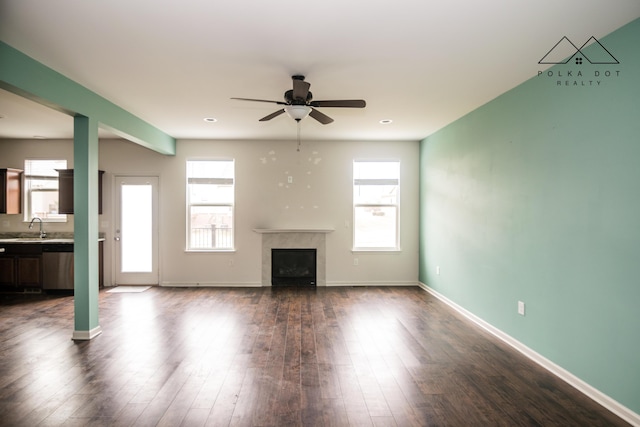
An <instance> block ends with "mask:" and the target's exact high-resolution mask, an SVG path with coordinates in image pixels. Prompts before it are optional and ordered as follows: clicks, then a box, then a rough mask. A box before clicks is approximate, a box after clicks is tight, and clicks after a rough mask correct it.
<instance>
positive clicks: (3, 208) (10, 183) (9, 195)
mask: <svg viewBox="0 0 640 427" xmlns="http://www.w3.org/2000/svg"><path fill="white" fill-rule="evenodd" d="M21 184H22V171H21V170H20V169H9V168H7V169H0V214H19V213H21V212H22V190H21V187H22V185H21Z"/></svg>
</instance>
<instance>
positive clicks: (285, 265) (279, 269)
mask: <svg viewBox="0 0 640 427" xmlns="http://www.w3.org/2000/svg"><path fill="white" fill-rule="evenodd" d="M271 285H272V286H316V249H299V248H295V249H294V248H291V249H287V248H285V249H275V248H274V249H271Z"/></svg>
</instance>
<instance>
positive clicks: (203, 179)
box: [185, 158, 235, 252]
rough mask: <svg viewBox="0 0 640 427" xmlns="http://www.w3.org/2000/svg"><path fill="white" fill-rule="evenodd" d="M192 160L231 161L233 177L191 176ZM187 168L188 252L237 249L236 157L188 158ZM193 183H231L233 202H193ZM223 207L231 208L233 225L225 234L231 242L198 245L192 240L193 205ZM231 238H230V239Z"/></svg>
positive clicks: (213, 230)
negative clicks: (190, 166) (190, 165)
mask: <svg viewBox="0 0 640 427" xmlns="http://www.w3.org/2000/svg"><path fill="white" fill-rule="evenodd" d="M191 162H230V163H231V164H232V166H233V177H232V178H228V177H215V176H210V177H190V176H189V163H191ZM185 165H186V168H185V172H186V173H185V176H186V208H187V212H186V226H187V227H186V250H187V252H230V251H234V250H235V159H229V158H213V159H187V161H186V164H185ZM192 183H208V184H224V185H231V186H232V187H233V191H232V192H233V199H232V201H231V202H224V201H215V200H214V201H211V202H206V203H205V202H193V203H192V202H191V200H189V199H190V195H191V192H190V188H189V185H190V184H192ZM197 206H201V207H223V208H229V209H230V210H231V227H228V228H226V230H227V231H228V233H224V234H225V238H226V239H227V240H226V241H230V243H229V244H226V245H223V246H217V245H216V246H215V247H214V246H213V245H211V246H202V245H197V244H196V243H195V242H193V241H192V238H193V233H192V225H191V208H192V207H197ZM212 233H214V234H215V229H212ZM229 239H230V240H229Z"/></svg>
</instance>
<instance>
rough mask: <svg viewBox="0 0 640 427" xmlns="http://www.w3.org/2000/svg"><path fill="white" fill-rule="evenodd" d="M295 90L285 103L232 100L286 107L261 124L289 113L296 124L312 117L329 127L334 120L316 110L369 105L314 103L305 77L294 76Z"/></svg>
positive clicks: (355, 101) (286, 95)
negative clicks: (268, 103)
mask: <svg viewBox="0 0 640 427" xmlns="http://www.w3.org/2000/svg"><path fill="white" fill-rule="evenodd" d="M291 79H292V80H293V89H289V90H288V91H286V92H285V93H284V101H270V100H267V99H253V98H231V99H238V100H240V101H255V102H270V103H272V104H278V105H284V107H283V108H282V109H280V110H278V111H275V112H273V113H271V114H269V115H267V116H265V117H263V118H261V119H260V121H261V122H266V121H268V120H271V119H273V118H274V117H278V116H279V115H280V114H283V113H287V114H288V115H289V116H290V117H291V118H292V119H294V120H295V121H296V122H300V120H302V119H304V118H305V117H307V116H311V117H312V118H314V119H316V120H317V121H319V122H320V123H322V124H323V125H327V124H329V123H331V122H333V119H332V118H331V117H329V116H327V115H326V114H324V113H321V112H320V111H318V110H316V108H321V107H339V108H364V107H365V106H366V105H367V103H366V102H365V101H364V100H363V99H343V100H332V101H314V100H313V95H312V93H311V92H309V88H310V87H311V84H309V83H307V82H305V81H304V76H301V75H295V76H292V77H291Z"/></svg>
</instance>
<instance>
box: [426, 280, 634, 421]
mask: <svg viewBox="0 0 640 427" xmlns="http://www.w3.org/2000/svg"><path fill="white" fill-rule="evenodd" d="M418 286H420V287H421V288H422V289H424V290H425V291H427V292H428V293H430V294H431V295H433V296H434V297H436V298H438V299H439V300H440V301H442V302H444V303H445V304H447V305H448V306H450V307H451V308H453V309H454V310H456V311H457V312H458V313H460V314H462V315H463V316H465V317H466V318H468V319H469V320H471V321H472V322H474V323H475V324H477V325H478V326H480V327H481V328H482V329H484V330H486V331H487V332H489V333H490V334H492V335H494V336H495V337H497V338H498V339H500V340H501V341H503V342H504V343H506V344H508V345H510V346H511V347H513V348H514V349H516V350H517V351H519V352H520V353H522V354H523V355H525V356H527V357H528V358H529V359H531V360H532V361H534V362H536V363H537V364H538V365H540V366H542V367H543V368H545V369H546V370H548V371H549V372H551V373H552V374H554V375H556V376H557V377H558V378H560V379H561V380H563V381H565V382H566V383H567V384H569V385H571V386H572V387H574V388H576V389H577V390H578V391H580V392H582V393H583V394H585V395H586V396H587V397H589V398H591V399H593V400H594V401H596V402H598V403H599V404H600V405H602V406H604V407H605V408H607V409H608V410H609V411H611V412H613V413H614V414H616V415H617V416H619V417H620V418H622V419H624V420H625V421H627V422H628V423H630V424H631V425H634V426H640V414H637V413H635V412H634V411H632V410H631V409H629V408H627V407H626V406H624V405H622V404H621V403H620V402H618V401H616V400H614V399H612V398H611V397H609V396H607V395H606V394H604V393H603V392H601V391H600V390H598V389H596V388H595V387H593V386H591V385H589V384H588V383H586V382H584V381H583V380H581V379H580V378H578V377H576V376H575V375H573V374H572V373H571V372H569V371H567V370H566V369H564V368H562V367H560V366H558V365H556V364H555V363H553V362H552V361H551V360H549V359H547V358H546V357H544V356H542V355H541V354H539V353H537V352H536V351H534V350H532V349H531V348H529V347H527V346H526V345H524V344H523V343H521V342H520V341H518V340H516V339H515V338H513V337H512V336H510V335H508V334H506V333H504V332H503V331H501V330H500V329H498V328H496V327H495V326H493V325H491V324H490V323H487V322H485V321H484V320H482V319H481V318H480V317H478V316H476V315H475V314H473V313H471V312H470V311H467V310H466V309H464V308H463V307H461V306H459V305H458V304H456V303H455V302H453V301H451V300H450V299H449V298H447V297H445V296H444V295H442V294H441V293H439V292H438V291H436V290H434V289H432V288H430V287H429V286H427V285H425V284H424V283H422V282H419V283H418Z"/></svg>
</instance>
